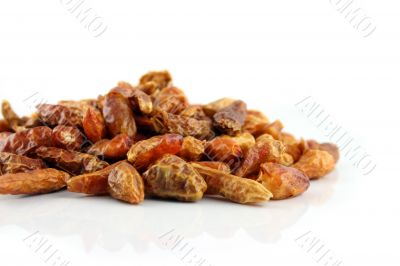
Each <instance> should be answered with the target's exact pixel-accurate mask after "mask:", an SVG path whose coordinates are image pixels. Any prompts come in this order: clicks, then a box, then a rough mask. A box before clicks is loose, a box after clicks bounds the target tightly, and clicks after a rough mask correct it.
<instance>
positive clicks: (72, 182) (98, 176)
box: [67, 161, 124, 195]
mask: <svg viewBox="0 0 400 266" xmlns="http://www.w3.org/2000/svg"><path fill="white" fill-rule="evenodd" d="M122 162H124V161H119V162H116V163H114V164H112V165H109V166H107V167H105V168H103V169H101V170H98V171H95V172H92V173H87V174H82V175H78V176H74V177H72V178H71V179H69V180H68V182H67V188H68V191H70V192H76V193H85V194H90V195H103V194H108V192H109V191H108V176H109V175H110V173H111V171H112V170H113V169H115V167H117V166H118V165H119V164H121V163H122Z"/></svg>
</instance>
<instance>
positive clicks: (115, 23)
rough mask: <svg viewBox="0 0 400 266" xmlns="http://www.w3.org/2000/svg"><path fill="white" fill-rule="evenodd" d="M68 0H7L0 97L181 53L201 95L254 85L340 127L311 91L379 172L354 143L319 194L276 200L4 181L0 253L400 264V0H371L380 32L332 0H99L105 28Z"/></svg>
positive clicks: (130, 71) (264, 97)
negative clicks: (125, 196) (129, 193)
mask: <svg viewBox="0 0 400 266" xmlns="http://www.w3.org/2000/svg"><path fill="white" fill-rule="evenodd" d="M66 2H68V1H14V2H10V1H8V2H7V3H4V4H3V5H2V7H1V9H0V92H1V93H0V98H7V99H9V100H10V101H11V103H12V104H13V106H14V107H15V109H16V110H17V112H18V113H19V114H28V113H31V112H33V111H34V106H35V105H36V104H38V103H39V102H43V101H46V102H50V103H55V102H57V101H58V100H60V99H80V98H89V97H96V96H97V95H99V94H101V93H105V92H106V91H107V90H108V89H110V88H112V87H113V86H114V85H115V84H116V82H117V81H118V80H127V81H131V82H135V81H136V80H137V79H138V78H139V76H140V75H141V74H143V73H144V72H146V71H147V70H152V69H169V70H170V71H171V73H172V75H173V77H174V80H175V84H176V85H177V86H179V87H181V88H182V89H184V90H185V92H186V93H187V95H188V97H189V99H191V101H192V102H199V103H206V102H209V101H212V100H215V99H218V98H220V97H225V96H229V97H233V98H240V99H243V100H244V101H246V102H247V103H248V106H249V107H250V108H254V109H260V110H262V111H263V112H265V113H266V114H267V115H268V116H269V117H270V119H271V120H274V119H276V118H279V119H281V120H282V122H283V123H284V124H285V126H286V130H287V131H289V132H292V133H294V134H295V135H296V136H298V137H300V136H303V137H306V138H315V139H318V140H321V141H329V138H327V137H326V136H324V133H326V128H325V127H321V126H316V125H317V123H316V122H315V119H313V118H307V116H306V115H305V114H304V113H302V112H301V111H300V109H299V107H298V106H297V107H296V103H299V102H301V101H302V100H304V99H306V97H308V96H311V97H312V99H315V102H316V103H317V104H319V105H320V106H321V108H322V109H321V110H324V114H325V115H326V114H329V116H330V118H333V119H334V120H335V121H336V124H337V125H339V126H340V127H341V128H343V130H344V131H345V132H347V133H348V135H347V136H349V137H352V138H353V139H354V143H357V145H361V147H362V149H363V150H365V151H366V152H367V154H369V155H371V158H373V161H374V162H376V165H377V167H376V169H375V170H374V171H373V172H372V173H371V174H369V175H366V176H364V175H363V174H362V171H360V169H359V167H355V166H353V163H352V162H351V161H350V160H349V156H346V155H345V154H342V158H341V160H340V162H339V164H338V166H337V168H336V170H335V171H334V172H333V173H331V174H330V175H328V176H327V177H326V178H324V179H321V180H319V181H315V182H312V185H311V187H310V189H309V191H307V192H306V193H305V194H304V195H302V196H300V197H297V198H294V199H290V200H285V201H271V202H268V203H265V204H262V205H260V206H242V205H238V204H233V203H230V202H226V201H223V200H218V199H204V200H202V201H200V202H197V203H191V204H187V203H180V202H174V201H161V200H155V199H149V200H146V201H145V202H144V203H143V204H141V205H139V206H130V205H127V204H123V203H121V202H118V201H116V200H113V199H111V198H108V197H85V196H81V195H76V194H71V193H68V192H66V191H64V192H60V193H54V194H48V195H41V196H34V197H12V196H0V265H4V266H14V265H41V266H45V265H53V262H54V265H62V262H63V261H65V262H66V263H67V262H69V265H87V266H91V265H96V266H102V265H107V266H109V265H121V266H125V265H139V266H147V265H174V266H176V265H178V266H179V265H182V266H183V265H196V262H198V261H201V260H202V259H205V260H206V262H204V264H203V265H215V266H219V265H221V266H222V265H274V266H276V265H307V266H309V265H321V266H323V265H325V263H327V264H326V265H329V266H330V265H334V262H335V261H336V260H338V261H342V264H341V265H362V266H366V265H374V266H375V265H398V264H399V260H400V259H399V252H398V239H399V238H400V230H399V224H400V218H399V213H400V207H399V206H400V205H399V204H398V202H399V197H398V190H399V189H398V187H399V185H400V182H399V170H398V167H399V162H398V160H399V159H398V158H399V155H398V151H399V149H400V147H399V141H398V138H399V136H400V132H399V124H400V123H399V122H400V121H399V116H398V114H399V113H400V112H399V104H398V99H399V98H398V93H397V91H398V89H399V87H400V79H399V69H400V63H399V62H400V50H399V47H400V41H399V39H400V37H399V36H400V29H399V27H398V25H400V16H399V15H400V14H399V7H400V6H399V4H398V2H396V1H369V0H368V1H362V2H359V3H358V4H359V5H360V6H361V7H362V9H363V10H364V11H365V12H366V13H367V14H368V15H369V16H370V17H372V18H373V19H374V23H376V26H377V29H376V31H375V32H374V33H373V34H372V35H371V36H369V37H367V38H363V37H362V35H360V32H358V31H357V30H355V29H354V28H352V26H351V25H349V23H348V21H346V20H345V18H344V17H343V15H342V14H340V13H339V12H338V11H336V10H335V8H334V7H333V6H332V4H331V3H330V2H335V1H328V0H326V1H311V0H305V1H295V0H291V1H289V0H288V1H278V2H277V3H275V2H267V1H261V0H260V1H248V2H246V3H245V2H243V1H218V2H217V1H208V0H206V1H201V2H193V1H178V0H170V1H155V0H152V1H140V2H139V1H135V2H132V1H112V2H111V1H90V2H89V1H86V2H85V5H87V6H90V7H92V8H93V9H94V10H96V12H97V13H98V14H99V15H100V16H102V17H103V18H104V22H105V23H106V25H107V31H106V32H105V33H104V34H103V35H102V36H100V37H98V38H94V37H93V36H92V35H91V34H90V32H88V31H87V29H85V28H84V26H82V25H81V24H80V22H79V21H78V20H77V19H76V18H75V17H74V15H73V14H71V13H70V12H69V11H68V8H66V7H65V6H64V5H63V4H65V3H66ZM325 126H326V125H325ZM176 237H178V238H177V239H178V240H179V239H181V242H179V245H177V247H176V248H173V245H172V243H173V241H174V239H176ZM42 244H43V245H42ZM313 244H315V245H314V246H313ZM189 251H190V252H189ZM188 252H189V253H188ZM53 253H54V255H53V256H52V254H53ZM186 253H188V255H186V257H184V256H185V254H186ZM325 253H326V254H327V255H325V256H324V257H323V255H324V254H325ZM49 257H50V259H49V260H48V261H46V259H48V258H49ZM183 257H184V258H183ZM320 257H323V258H322V259H321V260H320V261H318V259H319V258H320ZM182 258H183V259H182ZM330 258H331V260H329V259H330ZM190 260H191V261H190Z"/></svg>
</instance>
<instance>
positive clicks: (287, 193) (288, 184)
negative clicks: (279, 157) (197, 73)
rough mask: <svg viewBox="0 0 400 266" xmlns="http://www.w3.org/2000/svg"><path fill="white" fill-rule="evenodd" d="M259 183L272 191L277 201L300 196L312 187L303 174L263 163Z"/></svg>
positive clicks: (274, 164)
mask: <svg viewBox="0 0 400 266" xmlns="http://www.w3.org/2000/svg"><path fill="white" fill-rule="evenodd" d="M257 182H259V183H261V184H262V185H263V186H264V187H265V188H267V189H268V190H269V191H271V192H272V194H273V195H274V196H273V197H272V199H275V200H281V199H287V198H291V197H295V196H298V195H300V194H302V193H303V192H305V191H306V190H307V189H308V187H309V186H310V181H309V178H308V176H306V175H305V174H304V173H303V172H301V171H299V170H297V169H295V168H293V167H287V166H284V165H281V164H278V163H263V164H262V165H261V166H260V173H259V175H258V178H257Z"/></svg>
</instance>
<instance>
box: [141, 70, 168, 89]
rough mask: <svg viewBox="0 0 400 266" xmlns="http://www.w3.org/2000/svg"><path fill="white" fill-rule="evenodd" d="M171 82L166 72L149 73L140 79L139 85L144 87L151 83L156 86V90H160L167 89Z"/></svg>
mask: <svg viewBox="0 0 400 266" xmlns="http://www.w3.org/2000/svg"><path fill="white" fill-rule="evenodd" d="M171 81H172V77H171V74H170V73H169V72H168V71H150V72H148V73H147V74H145V75H143V76H142V77H141V78H140V80H139V83H140V85H145V84H146V83H149V82H153V83H155V84H156V88H157V89H158V90H161V89H162V88H165V87H168V86H169V85H170V83H171Z"/></svg>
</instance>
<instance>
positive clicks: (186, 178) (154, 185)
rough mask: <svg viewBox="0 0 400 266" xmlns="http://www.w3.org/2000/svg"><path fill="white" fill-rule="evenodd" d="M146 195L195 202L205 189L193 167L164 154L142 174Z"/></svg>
mask: <svg viewBox="0 0 400 266" xmlns="http://www.w3.org/2000/svg"><path fill="white" fill-rule="evenodd" d="M143 179H144V181H145V185H146V193H147V194H148V195H154V196H157V197H160V198H174V199H177V200H181V201H197V200H199V199H201V198H202V197H203V194H204V192H205V191H206V189H207V184H206V182H205V181H204V179H203V178H202V177H201V176H200V175H199V174H198V173H197V172H196V171H195V170H194V168H193V166H192V165H190V164H189V163H187V162H185V161H184V160H183V159H181V158H179V157H178V156H175V155H171V154H165V155H164V156H163V157H161V158H160V159H159V160H157V161H156V162H155V163H154V164H153V165H152V166H151V167H149V169H148V170H147V171H146V172H145V173H144V174H143Z"/></svg>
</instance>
